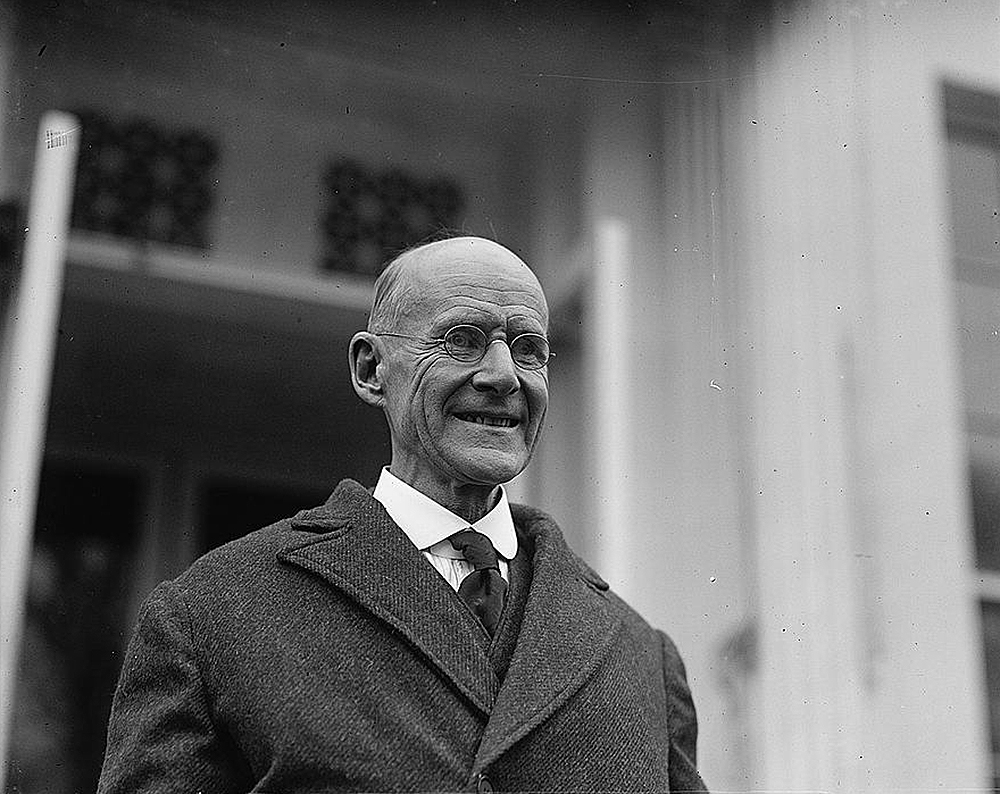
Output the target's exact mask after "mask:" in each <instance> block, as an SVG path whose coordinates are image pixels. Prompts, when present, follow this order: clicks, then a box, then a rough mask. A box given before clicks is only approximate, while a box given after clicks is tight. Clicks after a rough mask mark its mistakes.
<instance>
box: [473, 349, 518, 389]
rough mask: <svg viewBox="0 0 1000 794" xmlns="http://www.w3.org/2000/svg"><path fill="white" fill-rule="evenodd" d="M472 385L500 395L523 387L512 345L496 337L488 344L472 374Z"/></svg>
mask: <svg viewBox="0 0 1000 794" xmlns="http://www.w3.org/2000/svg"><path fill="white" fill-rule="evenodd" d="M472 385H473V386H474V387H475V388H477V389H479V390H480V391H492V392H495V393H497V394H499V395H500V396H506V395H508V394H513V393H514V392H516V391H518V390H519V389H520V388H521V380H520V378H518V375H517V365H516V364H515V363H514V359H513V358H512V357H511V354H510V347H508V346H507V343H506V342H504V341H503V340H502V339H494V340H493V341H492V342H490V343H489V344H488V345H487V346H486V353H485V354H484V355H483V358H482V361H480V362H479V366H478V367H477V368H476V371H475V373H473V375H472Z"/></svg>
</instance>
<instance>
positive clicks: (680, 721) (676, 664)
mask: <svg viewBox="0 0 1000 794" xmlns="http://www.w3.org/2000/svg"><path fill="white" fill-rule="evenodd" d="M661 637H662V639H663V677H664V686H665V687H666V690H667V707H668V709H669V713H668V720H669V730H670V756H669V759H668V762H667V763H668V766H669V770H668V771H669V777H670V790H671V791H672V792H683V791H707V790H708V789H707V788H706V786H705V782H704V781H703V780H702V779H701V775H699V774H698V767H697V751H696V747H697V743H698V716H697V714H696V713H695V709H694V700H693V699H692V697H691V689H690V687H688V683H687V673H686V671H685V669H684V662H683V660H682V659H681V656H680V653H679V652H678V651H677V646H676V645H674V643H673V641H672V640H671V639H670V638H669V637H668V636H667V635H665V634H662V635H661Z"/></svg>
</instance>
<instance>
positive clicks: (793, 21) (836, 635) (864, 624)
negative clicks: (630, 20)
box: [727, 2, 1000, 791]
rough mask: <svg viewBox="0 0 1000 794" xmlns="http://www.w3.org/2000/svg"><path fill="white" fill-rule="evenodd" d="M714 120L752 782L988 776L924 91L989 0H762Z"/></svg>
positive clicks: (963, 74)
mask: <svg viewBox="0 0 1000 794" xmlns="http://www.w3.org/2000/svg"><path fill="white" fill-rule="evenodd" d="M755 27H756V29H757V30H759V31H760V32H759V33H758V34H757V35H756V36H754V37H753V38H752V39H750V38H749V37H746V38H745V39H744V41H743V47H742V48H741V50H740V52H741V55H740V56H739V57H737V58H736V59H734V62H733V69H734V70H738V71H739V72H740V73H741V74H742V75H747V76H750V77H751V78H752V79H748V80H747V82H746V88H745V89H744V90H738V91H736V89H734V92H737V93H738V97H737V101H738V105H737V106H736V107H735V108H734V110H735V112H734V113H733V114H732V116H731V118H730V122H729V128H728V131H727V136H728V138H729V146H730V151H729V153H728V155H729V164H731V166H732V169H733V173H734V175H735V176H736V177H737V178H738V180H739V182H740V183H741V185H742V195H741V196H739V197H738V198H737V200H736V201H735V202H734V204H733V210H734V212H735V214H736V215H737V216H738V224H737V231H738V237H739V240H738V241H736V242H737V248H736V251H735V255H736V256H737V257H738V261H739V262H740V272H741V301H740V303H741V305H740V325H741V328H742V329H743V330H744V331H745V334H746V336H747V339H748V342H749V345H752V347H750V346H749V345H748V347H747V349H745V350H744V351H742V354H741V367H742V369H743V371H744V372H745V380H744V382H743V384H742V385H743V387H744V396H743V398H742V404H743V406H744V409H743V411H741V421H740V424H739V428H740V435H741V437H742V439H743V443H744V444H745V446H746V449H747V450H748V464H749V465H748V472H747V474H748V477H749V478H750V482H751V483H752V486H751V488H750V489H749V493H750V495H751V496H754V495H756V497H757V498H756V499H753V500H752V501H751V502H749V503H748V505H749V510H748V512H747V519H748V524H749V528H750V531H751V532H752V537H753V540H754V548H755V552H754V554H755V557H756V568H757V572H758V575H757V577H756V581H755V583H754V584H755V592H754V594H753V599H754V602H755V612H756V617H757V626H758V641H759V643H758V667H757V669H756V671H755V673H754V676H753V680H754V682H755V689H754V691H753V692H752V693H751V698H752V700H751V703H752V705H753V707H754V713H753V717H752V720H751V726H750V730H751V736H752V740H753V743H754V747H755V753H754V755H755V757H756V758H757V759H758V761H757V763H756V764H755V766H754V776H753V781H752V782H753V783H754V785H755V786H759V787H762V788H778V789H784V788H816V787H819V788H823V789H831V790H845V791H848V790H849V791H884V790H887V789H889V788H905V789H918V788H927V787H937V786H942V787H954V788H961V787H978V786H985V785H986V782H987V750H988V741H987V737H986V735H985V731H984V728H985V718H984V713H983V703H984V693H985V688H984V687H985V684H984V682H983V678H982V671H981V667H980V658H979V657H980V650H979V649H980V643H981V637H980V635H979V633H978V624H977V619H976V604H975V601H974V599H973V597H972V592H971V589H970V576H969V573H970V570H971V565H972V562H971V555H970V536H969V526H968V517H967V514H966V512H967V511H966V503H965V476H966V472H965V459H964V442H963V427H962V426H963V422H962V416H961V406H960V402H959V399H958V381H957V377H956V375H957V361H958V357H957V350H956V346H955V339H954V337H955V326H954V317H953V314H952V306H951V290H952V287H951V282H950V271H951V262H950V241H949V239H948V237H947V218H948V213H947V205H946V190H947V184H946V180H945V174H944V169H943V163H944V158H945V153H946V149H945V147H946V142H945V139H944V129H943V98H942V80H943V79H945V78H951V79H960V80H963V81H971V82H973V83H974V84H979V85H982V86H990V87H991V90H996V81H997V77H998V72H997V70H996V66H997V48H996V42H997V40H998V39H1000V23H998V19H997V15H996V5H995V3H989V2H978V3H968V4H961V6H960V7H958V6H953V5H950V4H948V3H944V2H941V3H939V2H929V3H919V4H907V3H895V4H891V7H890V4H887V3H876V2H869V3H862V4H851V5H846V4H843V3H836V2H825V3H814V4H809V5H804V4H794V3H787V4H775V7H774V9H773V13H770V14H763V15H762V17H761V20H760V24H759V25H757V26H755Z"/></svg>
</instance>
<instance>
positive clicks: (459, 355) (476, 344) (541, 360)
mask: <svg viewBox="0 0 1000 794" xmlns="http://www.w3.org/2000/svg"><path fill="white" fill-rule="evenodd" d="M373 333H374V334H375V335H376V336H394V337H398V338H399V339H414V340H416V341H419V342H435V343H437V344H439V345H441V346H442V347H444V352H445V353H447V354H448V355H449V356H451V357H452V358H453V359H455V360H456V361H461V362H463V363H464V364H476V363H478V362H480V361H482V360H483V356H485V355H486V350H487V348H489V346H490V345H491V344H493V342H505V343H506V345H507V347H509V348H510V357H511V359H512V360H513V361H514V363H515V364H517V366H519V367H520V368H521V369H526V370H535V369H541V368H542V367H544V366H545V365H546V364H548V363H549V359H550V358H552V357H553V356H554V355H555V353H553V352H552V351H551V350H550V349H549V340H548V339H546V338H545V337H544V336H542V334H534V333H526V334H518V335H517V336H515V337H514V338H513V339H511V340H510V341H509V342H507V340H505V339H493V340H491V339H489V338H488V337H487V336H486V334H485V333H484V332H483V330H482V329H481V328H479V327H477V326H475V325H456V326H454V327H453V328H449V329H448V330H447V331H445V334H444V336H442V337H438V338H432V339H428V338H427V337H423V336H411V335H410V334H395V333H390V332H388V331H374V332H373Z"/></svg>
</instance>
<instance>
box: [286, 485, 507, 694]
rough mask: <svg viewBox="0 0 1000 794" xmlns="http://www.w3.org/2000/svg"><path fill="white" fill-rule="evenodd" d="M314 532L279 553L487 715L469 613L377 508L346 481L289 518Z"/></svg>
mask: <svg viewBox="0 0 1000 794" xmlns="http://www.w3.org/2000/svg"><path fill="white" fill-rule="evenodd" d="M291 522H292V527H293V528H294V529H301V530H307V531H310V532H312V533H318V534H311V535H309V536H307V537H306V538H305V539H302V540H298V541H296V542H294V543H292V544H290V545H288V546H287V547H285V548H284V549H282V550H281V551H280V552H279V553H278V557H279V559H281V560H283V561H285V562H288V563H291V564H293V565H297V566H299V567H301V568H304V569H305V570H307V571H310V572H312V573H314V574H316V575H318V576H320V577H321V578H323V579H324V580H325V581H327V582H328V583H329V584H331V585H333V586H334V587H336V588H338V589H340V590H341V591H343V592H344V593H346V594H347V595H349V596H350V597H351V598H353V599H354V600H355V601H356V602H357V603H358V604H359V605H360V606H361V607H363V608H365V609H367V610H368V611H370V612H371V613H372V614H373V615H375V616H376V617H378V618H380V619H381V620H383V621H385V622H386V623H388V624H389V625H390V626H392V627H393V628H394V629H396V630H397V631H399V632H400V633H401V634H403V635H404V636H405V637H406V638H407V639H408V640H409V642H410V643H411V644H412V645H413V646H415V647H416V648H417V649H418V650H419V651H420V652H422V653H423V655H424V656H425V657H426V658H427V660H428V661H430V663H431V664H433V665H434V666H435V667H437V668H438V669H439V670H440V671H441V672H442V673H443V674H444V675H445V676H446V677H448V678H449V679H450V680H451V681H452V682H453V683H454V685H455V686H456V687H457V688H458V689H459V691H461V692H462V693H463V694H464V695H465V696H466V697H467V698H469V700H471V701H472V703H473V704H474V705H475V706H477V707H478V708H479V709H480V711H482V712H483V713H484V714H489V713H490V711H491V710H492V706H493V704H494V701H495V700H496V696H497V691H498V689H499V682H498V679H497V676H496V673H495V672H494V671H493V667H492V665H491V664H490V661H489V658H488V657H487V655H486V652H485V650H484V649H483V647H482V643H481V641H480V640H479V638H478V636H477V632H478V631H479V629H478V626H476V624H475V621H474V619H472V616H471V614H470V613H469V612H468V610H467V609H466V608H465V606H464V605H463V604H462V603H461V602H460V601H459V599H458V598H457V597H456V595H455V593H454V591H452V589H451V588H450V587H449V586H448V584H447V582H445V581H444V579H443V578H442V577H441V576H440V575H439V574H438V573H437V571H435V570H434V569H433V567H432V566H431V565H429V564H428V563H427V561H426V560H425V559H424V558H423V556H422V555H421V553H420V551H419V550H418V549H416V548H415V547H414V546H413V544H412V543H411V542H410V540H409V539H408V538H407V537H406V535H405V534H404V533H403V531H402V530H401V529H399V527H398V526H396V524H395V523H393V521H392V519H390V518H389V516H388V514H386V512H385V510H384V509H383V508H382V506H381V505H380V504H379V503H378V502H377V501H375V500H374V499H373V498H372V497H371V495H370V494H369V493H368V491H367V490H365V488H364V487H363V486H361V485H360V484H359V483H356V482H354V481H352V480H344V481H343V482H341V483H340V485H338V486H337V489H336V490H335V491H334V493H333V495H332V496H331V497H330V499H329V500H328V501H327V503H326V504H325V505H323V506H322V507H319V508H315V509H314V510H309V511H304V512H302V513H299V514H298V515H297V516H295V518H293V519H291Z"/></svg>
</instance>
